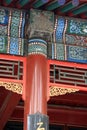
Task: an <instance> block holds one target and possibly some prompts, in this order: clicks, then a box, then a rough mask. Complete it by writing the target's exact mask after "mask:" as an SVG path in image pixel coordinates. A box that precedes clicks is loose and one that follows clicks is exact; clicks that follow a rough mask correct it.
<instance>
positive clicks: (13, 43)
mask: <svg viewBox="0 0 87 130" xmlns="http://www.w3.org/2000/svg"><path fill="white" fill-rule="evenodd" d="M10 54H13V55H18V54H19V44H18V38H12V37H11V39H10Z"/></svg>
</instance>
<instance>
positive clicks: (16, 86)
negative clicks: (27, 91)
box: [0, 81, 23, 94]
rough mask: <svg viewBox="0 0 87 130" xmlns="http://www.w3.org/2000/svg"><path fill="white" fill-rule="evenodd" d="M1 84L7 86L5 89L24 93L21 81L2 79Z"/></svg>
mask: <svg viewBox="0 0 87 130" xmlns="http://www.w3.org/2000/svg"><path fill="white" fill-rule="evenodd" d="M0 86H3V87H5V89H7V90H10V91H12V92H15V93H18V94H22V88H23V85H22V84H21V83H14V82H2V81H0Z"/></svg>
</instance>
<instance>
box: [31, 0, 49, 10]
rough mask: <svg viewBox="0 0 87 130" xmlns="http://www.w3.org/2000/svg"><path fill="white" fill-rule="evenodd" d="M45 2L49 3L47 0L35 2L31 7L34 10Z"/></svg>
mask: <svg viewBox="0 0 87 130" xmlns="http://www.w3.org/2000/svg"><path fill="white" fill-rule="evenodd" d="M47 2H49V0H37V1H36V2H35V3H34V4H33V7H34V8H39V7H40V6H42V5H44V4H46V3H47Z"/></svg>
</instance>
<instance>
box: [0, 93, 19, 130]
mask: <svg viewBox="0 0 87 130" xmlns="http://www.w3.org/2000/svg"><path fill="white" fill-rule="evenodd" d="M20 99H21V95H18V94H16V93H12V92H11V91H9V94H8V95H7V97H6V99H5V101H4V103H3V104H2V107H1V108H0V130H3V129H4V126H5V125H6V123H7V121H8V119H9V118H10V116H11V114H12V112H13V111H14V109H15V107H16V105H17V104H18V102H19V100H20Z"/></svg>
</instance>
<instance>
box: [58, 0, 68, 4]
mask: <svg viewBox="0 0 87 130" xmlns="http://www.w3.org/2000/svg"><path fill="white" fill-rule="evenodd" d="M65 2H66V0H58V4H59V5H64V4H65Z"/></svg>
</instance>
